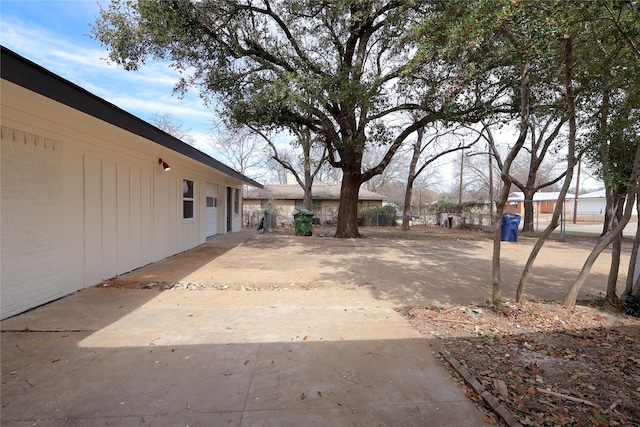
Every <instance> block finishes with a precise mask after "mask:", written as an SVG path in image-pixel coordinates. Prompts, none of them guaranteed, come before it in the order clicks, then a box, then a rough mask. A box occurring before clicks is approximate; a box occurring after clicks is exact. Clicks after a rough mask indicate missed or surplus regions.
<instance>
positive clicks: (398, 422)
mask: <svg viewBox="0 0 640 427" xmlns="http://www.w3.org/2000/svg"><path fill="white" fill-rule="evenodd" d="M588 250H589V248H586V247H584V248H582V247H570V246H566V245H564V244H559V243H551V244H550V247H549V248H548V249H546V250H545V251H543V253H542V254H541V259H540V264H541V265H542V266H543V267H544V268H539V269H537V270H536V272H537V273H536V275H535V278H534V280H533V281H532V286H531V288H532V289H531V292H530V295H533V296H536V295H538V294H543V293H544V294H546V295H552V296H553V295H556V294H558V295H561V294H562V291H563V290H565V289H566V285H567V284H568V283H569V282H570V281H571V279H572V278H574V277H575V274H577V271H576V266H578V267H579V266H581V262H580V261H579V259H580V258H581V257H583V256H585V254H586V253H588ZM526 251H527V248H526V247H525V246H524V245H520V244H505V245H504V247H503V253H504V260H503V268H504V271H503V277H504V278H505V282H506V283H509V282H510V281H511V280H512V278H513V277H517V274H518V270H519V269H520V268H521V266H522V265H523V264H524V259H525V258H526V257H525V256H524V255H523V254H525V253H526ZM490 256H491V250H490V242H484V241H483V242H469V241H464V242H463V241H460V242H456V241H443V242H434V241H430V242H411V241H396V240H386V239H358V240H337V239H329V238H320V237H313V238H298V237H294V236H282V235H275V234H264V235H257V234H255V233H252V232H251V233H237V234H230V235H225V236H218V237H215V238H213V239H210V241H208V242H207V243H206V244H205V245H202V246H200V247H198V248H196V249H194V250H192V251H189V252H185V253H183V254H180V255H177V256H174V257H172V258H169V259H167V260H164V261H161V262H159V263H155V264H152V265H149V266H147V267H144V268H141V269H139V270H136V271H134V272H132V273H129V274H127V275H124V276H122V277H120V278H119V279H120V280H123V281H128V282H130V283H132V284H136V283H139V282H157V281H163V282H170V283H181V284H183V285H184V286H183V287H184V288H187V289H191V288H192V286H191V285H199V286H201V287H203V288H207V290H185V289H173V290H164V291H158V290H157V289H116V288H114V287H112V286H96V287H93V288H89V289H85V290H83V291H80V292H77V293H75V294H73V295H70V296H68V297H66V298H63V299H61V300H58V301H56V302H53V303H51V304H48V305H45V306H42V307H40V308H37V309H35V310H32V311H30V312H27V313H23V314H22V315H19V316H15V317H13V318H10V319H6V320H4V321H2V361H1V364H2V366H1V368H2V370H1V374H2V375H1V380H2V390H1V400H2V412H1V421H2V424H3V425H12V426H13V425H19V426H27V425H42V426H69V425H71V426H73V425H77V426H87V425H92V426H94V425H136V426H137V425H144V426H147V425H149V426H176V425H189V426H194V425H204V426H217V425H220V426H223V425H224V426H301V425H305V426H306V425H319V426H394V425H395V426H424V425H438V426H480V425H485V423H484V421H483V417H484V413H483V412H482V411H480V410H478V409H477V408H476V407H475V406H474V405H473V404H472V403H471V401H469V400H468V399H467V398H466V397H465V395H464V391H463V389H462V388H461V387H460V386H459V385H457V384H456V383H455V382H453V381H452V380H451V378H450V377H449V374H448V373H447V371H446V370H445V369H444V367H443V366H442V365H441V364H440V362H439V361H437V360H436V358H435V356H434V354H433V351H432V348H431V347H430V345H429V343H428V342H427V341H426V340H425V339H424V338H423V337H422V336H421V335H420V334H419V333H418V332H417V331H416V330H414V329H412V328H411V327H410V326H409V323H408V321H407V320H406V319H404V318H403V317H402V316H400V315H399V314H398V313H397V312H396V311H395V310H394V309H393V308H394V307H398V306H404V305H416V304H425V305H431V306H433V305H444V306H450V305H454V304H469V303H472V302H481V301H483V300H484V299H485V298H486V297H488V296H489V292H490V291H489V289H490V280H489V279H490V262H489V260H490ZM626 262H628V260H627V261H626ZM606 268H607V263H606V261H604V260H603V261H600V262H599V263H597V264H596V266H594V273H593V274H592V277H591V278H590V281H589V283H588V285H587V287H586V289H585V292H594V291H595V290H596V289H598V287H599V286H601V283H602V282H601V280H602V279H603V278H604V277H606V275H605V272H606ZM551 279H553V280H551ZM514 286H515V285H511V284H510V285H506V286H505V288H506V289H505V296H506V297H508V296H509V292H511V288H513V287H514ZM131 287H132V288H135V287H136V286H134V285H132V286H131ZM543 291H544V292H543Z"/></svg>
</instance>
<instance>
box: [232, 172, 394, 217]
mask: <svg viewBox="0 0 640 427" xmlns="http://www.w3.org/2000/svg"><path fill="white" fill-rule="evenodd" d="M341 186H342V185H341V184H325V183H323V182H320V181H317V180H315V181H314V182H313V185H312V187H311V195H312V198H313V212H314V213H315V218H314V220H315V221H316V224H333V223H335V220H336V218H337V215H338V208H339V207H340V188H341ZM303 199H304V190H303V189H302V187H301V186H300V185H299V184H287V185H265V186H264V187H263V188H250V189H249V190H248V191H246V192H245V194H244V216H245V218H244V220H245V225H248V226H254V225H256V224H257V222H259V221H260V219H261V218H262V216H263V214H264V212H265V211H268V212H269V213H270V214H271V215H272V224H273V225H290V224H291V223H292V222H293V211H294V210H295V209H296V208H298V207H302V201H303ZM386 200H387V197H386V196H383V195H382V194H378V193H374V192H372V191H368V190H365V189H362V188H361V189H360V191H359V192H358V203H359V204H360V206H362V207H371V208H374V209H375V208H381V207H382V204H383V202H385V201H386Z"/></svg>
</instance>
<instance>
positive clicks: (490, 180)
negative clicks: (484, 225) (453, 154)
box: [487, 144, 493, 225]
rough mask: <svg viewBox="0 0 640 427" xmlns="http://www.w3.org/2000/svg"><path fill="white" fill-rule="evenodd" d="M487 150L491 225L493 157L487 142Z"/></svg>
mask: <svg viewBox="0 0 640 427" xmlns="http://www.w3.org/2000/svg"><path fill="white" fill-rule="evenodd" d="M487 152H488V153H489V225H493V158H492V157H491V154H492V153H491V147H489V144H487Z"/></svg>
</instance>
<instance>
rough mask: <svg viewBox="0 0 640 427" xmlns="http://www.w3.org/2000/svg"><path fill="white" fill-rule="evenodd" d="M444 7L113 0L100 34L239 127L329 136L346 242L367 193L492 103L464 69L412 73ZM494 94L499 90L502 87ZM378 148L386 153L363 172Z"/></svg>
mask: <svg viewBox="0 0 640 427" xmlns="http://www.w3.org/2000/svg"><path fill="white" fill-rule="evenodd" d="M434 4H435V5H437V4H438V2H428V1H427V2H423V1H406V0H405V1H400V0H337V1H332V2H326V1H310V0H273V1H269V0H216V1H213V0H201V1H189V0H173V1H159V0H139V1H132V0H113V1H112V2H111V3H110V4H109V5H108V6H106V7H104V8H101V10H100V13H99V16H98V17H97V18H96V22H95V25H94V27H93V35H94V36H95V37H96V38H97V39H98V40H100V41H101V42H102V43H103V44H104V45H106V46H107V47H108V50H109V58H110V59H111V60H112V61H114V62H116V63H118V64H120V65H122V66H124V67H125V68H126V69H128V70H136V69H138V68H139V67H141V66H142V65H143V64H144V63H145V61H147V60H148V59H156V60H166V61H169V62H170V63H171V64H172V66H173V67H175V68H177V69H178V70H180V71H181V72H183V74H184V78H183V79H182V80H181V81H180V82H179V83H178V85H177V89H178V90H187V89H188V88H190V87H197V88H199V90H200V93H201V94H202V95H203V96H204V97H205V99H208V100H209V101H211V103H212V105H214V106H215V107H216V108H217V109H218V111H219V112H220V114H224V115H226V116H227V118H228V119H229V120H230V121H232V122H235V123H236V124H239V125H243V124H244V125H250V126H252V127H255V128H260V129H267V130H269V131H273V130H277V129H279V128H281V129H286V128H290V127H291V126H292V125H300V126H306V127H308V128H309V129H310V131H311V132H313V133H314V134H316V135H319V136H320V137H321V138H322V141H323V143H324V144H325V145H326V148H327V156H328V161H329V162H330V164H331V165H332V166H333V167H335V168H339V169H341V171H342V177H343V178H342V190H341V199H340V209H339V212H338V225H337V230H336V237H357V236H358V235H359V233H358V227H357V207H358V191H359V188H360V186H361V185H362V184H363V183H364V182H366V181H367V180H369V179H371V178H372V177H374V176H376V175H377V174H380V173H381V172H382V171H383V170H384V169H385V167H386V166H387V165H388V164H389V162H390V161H391V160H392V158H393V156H394V154H395V153H396V151H397V150H398V148H399V147H400V146H401V145H402V143H403V141H404V140H405V139H406V138H407V137H408V136H409V135H411V134H412V133H413V132H415V131H417V130H418V129H420V128H422V127H424V126H425V125H426V124H427V123H430V122H433V121H436V120H440V119H443V118H447V117H462V116H465V115H466V114H468V113H471V112H474V111H478V110H479V108H478V105H479V99H480V98H482V97H485V96H487V92H486V91H482V90H478V88H474V89H475V90H474V91H469V90H467V87H468V86H466V85H463V84H460V76H459V73H458V72H457V70H454V69H452V68H450V67H447V66H445V65H443V64H440V63H438V62H437V61H435V60H433V58H429V60H428V61H426V62H425V63H426V64H427V65H425V66H421V67H419V68H418V69H417V70H416V68H412V67H409V66H408V64H410V63H412V60H415V59H416V58H415V57H416V54H417V52H418V51H419V49H418V48H417V43H416V40H415V38H412V37H411V36H410V33H409V32H408V29H410V28H411V27H412V26H413V25H414V24H415V23H417V22H419V21H421V20H424V19H425V17H429V16H430V14H431V12H432V10H433V7H434ZM418 62H421V63H422V62H423V61H418ZM414 64H415V62H414ZM484 83H486V82H482V81H480V82H479V83H478V84H479V85H482V84H484ZM486 88H488V89H489V90H490V91H491V92H492V93H494V95H495V86H493V85H491V86H489V85H486ZM486 88H485V89H486ZM416 115H417V116H418V120H414V119H413V118H414V117H415V116H416ZM372 145H380V146H384V147H386V154H385V155H384V156H383V157H382V159H381V160H380V162H379V163H378V164H376V165H374V166H372V167H363V162H362V160H363V154H364V152H365V151H366V150H367V149H368V147H371V146H372Z"/></svg>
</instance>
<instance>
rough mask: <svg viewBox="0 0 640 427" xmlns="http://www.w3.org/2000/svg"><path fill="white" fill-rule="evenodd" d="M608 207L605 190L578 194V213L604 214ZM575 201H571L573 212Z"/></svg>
mask: <svg viewBox="0 0 640 427" xmlns="http://www.w3.org/2000/svg"><path fill="white" fill-rule="evenodd" d="M606 208H607V196H606V194H605V190H604V189H602V190H598V191H593V192H590V193H585V194H580V195H578V210H577V213H578V215H598V216H599V215H604V212H605V210H606ZM573 211H574V203H571V206H570V213H571V214H573Z"/></svg>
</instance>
